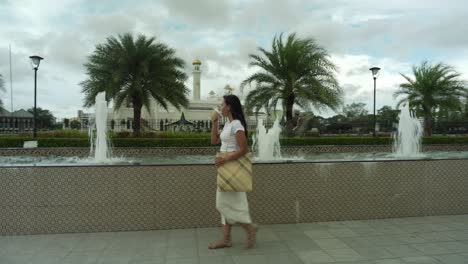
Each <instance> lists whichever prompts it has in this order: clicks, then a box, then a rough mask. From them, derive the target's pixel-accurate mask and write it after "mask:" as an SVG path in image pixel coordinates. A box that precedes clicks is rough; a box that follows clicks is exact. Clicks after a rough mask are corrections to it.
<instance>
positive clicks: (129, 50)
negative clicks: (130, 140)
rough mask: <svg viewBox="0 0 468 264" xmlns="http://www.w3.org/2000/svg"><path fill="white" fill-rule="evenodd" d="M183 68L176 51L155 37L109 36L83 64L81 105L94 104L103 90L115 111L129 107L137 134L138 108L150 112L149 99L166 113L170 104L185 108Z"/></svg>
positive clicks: (186, 89)
mask: <svg viewBox="0 0 468 264" xmlns="http://www.w3.org/2000/svg"><path fill="white" fill-rule="evenodd" d="M184 65H185V63H184V61H183V60H182V59H180V58H178V57H176V56H175V50H173V49H171V48H169V47H168V46H166V45H165V44H163V43H158V42H156V39H155V38H154V37H151V38H147V37H146V36H144V35H139V36H138V37H137V38H136V39H134V38H133V36H132V35H131V34H130V33H126V34H124V35H119V36H118V38H115V37H109V38H107V42H106V43H104V44H99V45H97V46H96V50H95V51H94V53H93V54H92V55H91V56H89V57H88V62H87V63H86V64H85V65H84V66H85V68H86V73H87V74H88V76H89V78H88V79H87V80H85V81H83V82H82V83H81V85H82V87H83V92H84V93H85V103H84V105H85V106H86V107H87V106H91V105H94V103H95V98H96V95H97V94H98V93H100V92H103V91H105V92H106V97H107V99H113V100H114V107H115V109H119V108H120V107H121V106H122V105H124V106H125V105H132V107H133V119H134V125H133V133H134V135H139V133H140V119H141V109H142V107H143V106H144V107H145V108H146V109H147V110H148V111H150V99H154V100H155V101H156V102H157V103H159V104H160V105H161V106H162V107H163V108H164V109H166V110H168V105H169V104H171V105H173V106H174V107H176V108H177V109H180V108H181V107H186V106H187V105H188V102H189V101H188V98H187V95H188V92H189V90H188V88H187V87H186V86H185V84H184V82H185V80H186V79H187V75H186V74H185V72H184V71H183V68H184Z"/></svg>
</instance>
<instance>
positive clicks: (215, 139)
mask: <svg viewBox="0 0 468 264" xmlns="http://www.w3.org/2000/svg"><path fill="white" fill-rule="evenodd" d="M219 143H221V139H220V138H219V133H218V119H216V120H212V121H211V145H218V144H219Z"/></svg>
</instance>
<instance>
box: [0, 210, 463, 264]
mask: <svg viewBox="0 0 468 264" xmlns="http://www.w3.org/2000/svg"><path fill="white" fill-rule="evenodd" d="M260 228H261V229H260V231H259V234H258V245H257V247H256V248H255V249H252V250H245V249H244V248H243V247H244V239H245V234H244V232H243V230H241V229H240V228H238V227H236V228H234V230H233V241H234V247H233V248H229V249H220V250H208V249H207V244H208V242H211V241H213V240H216V239H218V238H220V229H219V228H198V229H179V230H162V231H142V232H115V233H90V234H58V235H34V236H10V237H0V263H1V264H9V263H21V264H23V263H34V264H41V263H47V264H57V263H60V264H69V263H76V264H87V263H93V264H94V263H109V264H111V263H112V264H120V263H132V264H137V263H138V264H150V263H154V264H156V263H164V264H169V263H171V264H175V263H186V264H189V263H201V264H205V263H207V264H209V263H213V264H214V263H216V264H223V263H226V264H227V263H235V264H237V263H239V264H240V263H242V264H249V263H255V264H263V263H265V264H267V263H268V264H270V263H271V264H274V263H281V264H283V263H284V264H289V263H293V264H294V263H363V264H369V263H378V264H397V263H449V264H457V263H460V264H466V263H468V215H457V216H431V217H411V218H396V219H382V220H369V221H343V222H324V223H306V224H289V225H264V226H261V227H260Z"/></svg>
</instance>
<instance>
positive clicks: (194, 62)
mask: <svg viewBox="0 0 468 264" xmlns="http://www.w3.org/2000/svg"><path fill="white" fill-rule="evenodd" d="M192 64H193V65H201V61H200V60H199V59H195V60H194V61H193V62H192Z"/></svg>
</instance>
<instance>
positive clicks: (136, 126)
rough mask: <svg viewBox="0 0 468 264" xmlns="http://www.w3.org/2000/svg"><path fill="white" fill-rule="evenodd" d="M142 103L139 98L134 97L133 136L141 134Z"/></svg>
mask: <svg viewBox="0 0 468 264" xmlns="http://www.w3.org/2000/svg"><path fill="white" fill-rule="evenodd" d="M141 108H142V105H141V103H140V100H139V99H138V98H133V136H135V137H138V136H140V121H141Z"/></svg>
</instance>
